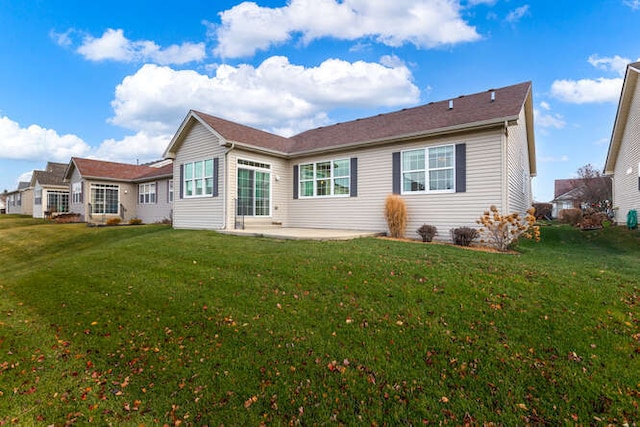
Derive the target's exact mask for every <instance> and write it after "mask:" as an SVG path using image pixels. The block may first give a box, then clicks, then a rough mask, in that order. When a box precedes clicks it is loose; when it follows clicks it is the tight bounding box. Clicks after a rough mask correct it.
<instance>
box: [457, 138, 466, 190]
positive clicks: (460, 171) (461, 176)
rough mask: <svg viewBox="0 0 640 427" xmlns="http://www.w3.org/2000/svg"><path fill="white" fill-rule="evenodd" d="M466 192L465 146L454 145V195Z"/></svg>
mask: <svg viewBox="0 0 640 427" xmlns="http://www.w3.org/2000/svg"><path fill="white" fill-rule="evenodd" d="M466 191H467V144H456V193H464V192H466Z"/></svg>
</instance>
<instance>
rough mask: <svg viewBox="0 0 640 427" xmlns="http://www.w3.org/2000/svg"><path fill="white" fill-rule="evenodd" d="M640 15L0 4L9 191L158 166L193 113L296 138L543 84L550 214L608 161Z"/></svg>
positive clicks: (281, 5) (327, 0) (543, 191)
mask: <svg viewBox="0 0 640 427" xmlns="http://www.w3.org/2000/svg"><path fill="white" fill-rule="evenodd" d="M639 27H640V0H600V1H590V2H572V1H557V0H554V1H552V0H536V1H533V0H526V1H522V0H464V1H454V0H394V1H388V0H289V1H284V0H283V1H273V0H256V1H255V2H238V1H221V0H208V1H203V0H182V1H181V2H157V1H153V2H151V1H135V0H134V1H131V0H129V1H121V0H111V1H109V2H100V3H99V4H97V3H95V2H87V1H84V0H83V1H79V0H65V1H59V0H33V1H29V2H26V1H11V0H8V1H4V2H2V5H0V64H1V65H0V191H2V190H4V189H8V190H12V189H15V188H16V187H17V182H18V180H20V179H25V178H27V177H28V176H29V175H28V174H29V173H30V171H32V170H33V169H42V168H43V167H44V166H45V164H46V162H47V161H57V162H64V163H66V162H68V161H69V159H70V157H71V156H78V157H91V158H98V159H103V160H112V161H122V162H131V163H135V162H136V161H140V162H145V161H149V160H154V159H158V158H160V156H161V155H162V152H163V151H164V149H165V148H166V146H167V144H168V142H169V141H170V139H171V137H172V136H173V134H174V132H175V131H176V129H177V127H178V126H179V124H180V122H181V121H182V119H183V118H184V117H185V116H186V114H187V112H188V111H189V109H198V110H201V111H204V112H207V113H210V114H213V115H217V116H221V117H224V118H228V119H231V120H235V121H238V122H240V123H243V124H246V125H250V126H255V127H258V128H261V129H265V130H267V131H271V132H275V133H280V134H283V135H291V134H294V133H298V132H300V131H303V130H306V129H309V128H313V127H317V126H323V125H326V124H330V123H335V122H340V121H346V120H352V119H355V118H358V117H366V116H370V115H374V114H378V113H381V112H388V111H394V110H397V109H401V108H405V107H410V106H415V105H420V104H424V103H428V102H431V101H439V100H444V99H447V98H450V97H456V96H459V95H464V94H470V93H475V92H480V91H485V90H488V89H490V88H497V87H502V86H507V85H511V84H515V83H520V82H524V81H532V82H533V92H534V93H533V99H534V104H535V126H536V128H535V132H536V148H537V161H538V177H537V178H535V179H534V197H535V199H536V200H537V201H549V200H550V199H552V198H553V181H554V179H559V178H570V177H573V176H575V174H576V171H577V169H578V168H579V167H581V166H583V165H585V164H587V163H592V164H594V165H595V166H597V167H598V168H601V167H602V166H603V164H604V161H605V158H606V152H607V148H608V143H609V138H610V136H611V131H612V127H613V121H614V119H615V113H616V108H617V102H618V99H619V95H620V89H621V86H622V79H623V76H624V69H625V66H626V64H627V63H629V62H633V61H637V60H638V59H639V58H640V44H638V37H637V29H638V28H639Z"/></svg>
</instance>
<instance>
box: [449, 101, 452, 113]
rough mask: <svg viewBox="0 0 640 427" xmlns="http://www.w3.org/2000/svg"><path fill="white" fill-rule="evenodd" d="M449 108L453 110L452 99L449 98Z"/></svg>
mask: <svg viewBox="0 0 640 427" xmlns="http://www.w3.org/2000/svg"><path fill="white" fill-rule="evenodd" d="M449 110H453V99H450V100H449Z"/></svg>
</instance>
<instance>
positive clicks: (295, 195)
mask: <svg viewBox="0 0 640 427" xmlns="http://www.w3.org/2000/svg"><path fill="white" fill-rule="evenodd" d="M298 176H299V175H298V165H295V166H294V167H293V198H294V199H297V198H298Z"/></svg>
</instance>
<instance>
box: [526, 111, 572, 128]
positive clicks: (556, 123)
mask: <svg viewBox="0 0 640 427" xmlns="http://www.w3.org/2000/svg"><path fill="white" fill-rule="evenodd" d="M547 111H548V110H547ZM534 116H535V123H536V125H537V126H540V127H542V128H554V129H562V128H564V127H565V126H566V124H567V122H565V121H564V117H562V115H560V114H554V113H545V112H542V111H539V110H535V111H534Z"/></svg>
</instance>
